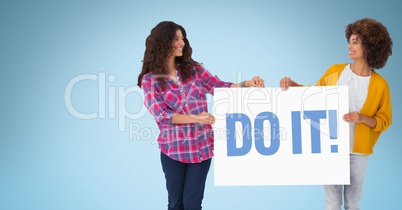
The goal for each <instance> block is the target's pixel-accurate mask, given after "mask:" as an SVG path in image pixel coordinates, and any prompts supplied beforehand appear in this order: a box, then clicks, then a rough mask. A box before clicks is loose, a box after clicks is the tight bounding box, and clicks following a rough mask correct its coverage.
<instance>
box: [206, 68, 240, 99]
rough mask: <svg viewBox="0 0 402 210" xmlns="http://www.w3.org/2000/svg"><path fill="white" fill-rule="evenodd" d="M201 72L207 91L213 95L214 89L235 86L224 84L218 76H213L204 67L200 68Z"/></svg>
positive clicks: (228, 83)
mask: <svg viewBox="0 0 402 210" xmlns="http://www.w3.org/2000/svg"><path fill="white" fill-rule="evenodd" d="M199 71H200V76H201V80H202V83H203V84H204V88H205V90H206V91H208V93H210V94H212V95H213V94H214V88H222V87H230V85H231V84H233V83H231V82H224V81H222V80H220V79H219V77H218V76H216V75H212V74H211V73H210V72H209V71H208V70H207V69H205V68H204V67H202V66H200V68H199Z"/></svg>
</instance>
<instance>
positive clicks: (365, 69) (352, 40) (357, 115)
mask: <svg viewBox="0 0 402 210" xmlns="http://www.w3.org/2000/svg"><path fill="white" fill-rule="evenodd" d="M345 35H346V39H347V41H348V43H349V44H348V52H349V58H350V59H352V60H353V63H350V64H335V65H332V66H331V67H330V68H329V69H328V70H327V71H326V72H325V74H324V75H323V76H322V77H321V79H320V80H319V81H318V82H317V83H316V84H315V85H318V86H331V85H347V86H348V87H349V113H346V114H345V115H344V116H343V120H345V121H346V122H348V123H349V125H350V149H351V151H350V185H345V186H342V185H326V186H324V190H325V206H326V209H328V210H329V209H331V210H332V209H334V210H335V209H336V210H339V209H341V206H342V197H344V201H345V206H344V207H345V209H359V208H360V206H359V201H360V198H361V196H362V191H363V183H364V176H365V173H366V167H367V162H368V157H369V155H370V154H372V153H373V147H374V145H375V144H376V142H377V140H378V138H379V136H380V135H381V133H382V132H384V131H385V130H386V129H387V128H388V127H389V125H391V123H392V107H391V95H390V91H389V87H388V83H387V81H386V80H385V79H384V78H383V77H381V76H380V75H379V74H378V73H377V72H375V71H374V69H381V68H383V67H384V66H385V64H386V62H387V60H388V57H389V56H390V55H392V39H391V37H390V36H389V33H388V30H387V28H386V27H384V26H383V25H382V24H381V23H380V22H378V21H376V20H374V19H370V18H364V19H361V20H357V21H356V22H354V23H351V24H349V25H348V26H347V27H346V30H345ZM280 86H281V88H282V89H283V90H287V89H288V88H289V86H300V85H299V84H298V83H296V82H295V81H293V80H291V79H290V78H289V77H284V78H282V79H281V81H280ZM342 191H343V196H342Z"/></svg>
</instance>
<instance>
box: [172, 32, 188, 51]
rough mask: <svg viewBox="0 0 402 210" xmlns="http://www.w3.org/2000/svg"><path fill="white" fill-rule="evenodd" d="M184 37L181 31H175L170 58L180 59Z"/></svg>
mask: <svg viewBox="0 0 402 210" xmlns="http://www.w3.org/2000/svg"><path fill="white" fill-rule="evenodd" d="M184 45H185V44H184V36H183V33H182V32H181V30H177V31H176V36H175V37H174V39H173V43H172V47H173V55H172V57H180V56H182V55H183V47H184Z"/></svg>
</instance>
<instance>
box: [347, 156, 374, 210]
mask: <svg viewBox="0 0 402 210" xmlns="http://www.w3.org/2000/svg"><path fill="white" fill-rule="evenodd" d="M368 159H369V156H368V155H354V154H351V155H350V185H345V209H346V210H359V209H360V198H361V197H362V193H363V184H364V176H365V174H366V168H367V163H368Z"/></svg>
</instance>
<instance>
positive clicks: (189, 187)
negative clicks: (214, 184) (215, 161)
mask: <svg viewBox="0 0 402 210" xmlns="http://www.w3.org/2000/svg"><path fill="white" fill-rule="evenodd" d="M210 166H211V159H208V160H205V161H203V162H201V163H195V164H189V165H188V167H187V173H186V178H185V179H186V181H185V184H184V192H183V199H184V200H183V203H184V209H185V210H201V209H202V207H201V204H202V199H203V198H204V189H205V181H206V179H207V174H208V171H209V168H210Z"/></svg>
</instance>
